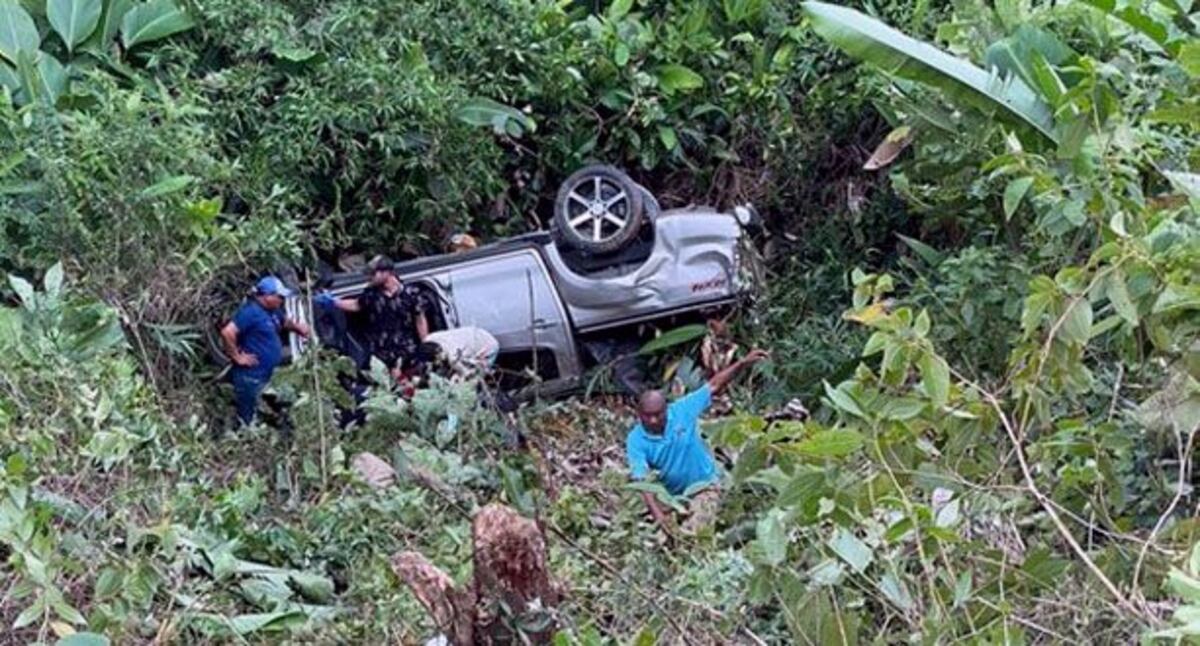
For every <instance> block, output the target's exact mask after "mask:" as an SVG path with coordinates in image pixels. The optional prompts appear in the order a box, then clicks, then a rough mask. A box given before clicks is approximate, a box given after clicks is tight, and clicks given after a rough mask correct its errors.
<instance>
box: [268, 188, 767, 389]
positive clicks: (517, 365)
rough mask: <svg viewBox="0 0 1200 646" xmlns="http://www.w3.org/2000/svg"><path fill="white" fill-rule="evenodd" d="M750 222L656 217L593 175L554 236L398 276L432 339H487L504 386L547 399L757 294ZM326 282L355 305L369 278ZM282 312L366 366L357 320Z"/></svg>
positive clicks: (297, 304)
mask: <svg viewBox="0 0 1200 646" xmlns="http://www.w3.org/2000/svg"><path fill="white" fill-rule="evenodd" d="M756 220H757V215H756V214H755V213H754V211H753V209H752V208H750V207H738V208H736V209H734V213H722V212H718V211H716V210H714V209H711V208H706V207H688V208H682V209H672V210H668V211H662V212H660V211H659V208H658V205H657V202H656V201H655V200H654V197H653V196H652V195H650V194H649V192H647V191H646V190H645V189H644V188H642V187H641V186H639V185H637V184H634V183H633V182H632V181H631V180H630V179H629V178H628V177H627V176H625V175H624V173H621V172H620V171H616V170H615V169H612V168H610V167H606V166H593V167H588V168H584V169H582V170H581V171H579V172H577V173H575V174H574V175H572V176H571V177H570V178H568V180H567V181H566V182H565V183H564V184H563V188H562V190H560V191H559V197H558V200H557V204H556V210H555V220H554V225H553V229H552V230H551V231H550V232H538V233H531V234H527V235H522V236H518V237H515V238H511V239H507V240H504V241H501V242H497V243H494V244H489V245H486V246H482V247H479V248H477V249H474V250H471V251H468V252H463V253H456V254H446V255H440V256H431V257H423V258H417V259H414V260H410V261H407V262H401V263H397V264H396V270H397V273H398V274H399V276H400V277H401V279H402V280H403V281H404V282H405V283H407V284H409V285H414V286H416V287H417V288H418V289H419V290H421V292H422V293H423V295H424V296H425V298H426V301H427V302H428V303H431V304H434V306H433V307H431V310H432V311H431V312H430V313H429V314H428V315H427V317H428V319H429V323H430V329H431V330H437V329H445V328H454V327H460V326H467V325H473V326H478V327H481V328H483V329H485V330H487V331H488V332H490V333H491V334H492V335H493V336H495V337H496V339H497V341H499V344H500V354H499V357H498V359H497V366H498V367H499V368H500V369H501V370H502V372H504V373H507V374H509V375H514V376H523V377H524V380H523V381H522V379H520V378H518V379H517V380H516V381H515V382H512V383H509V384H507V386H506V387H508V388H512V389H519V390H525V391H529V390H530V389H532V390H533V392H535V393H536V394H538V395H554V394H559V393H562V392H564V391H568V390H571V389H574V388H576V387H578V386H580V385H581V377H582V375H583V374H584V371H585V370H586V369H587V368H588V367H590V366H592V365H595V364H597V363H603V362H607V361H609V360H611V359H612V358H613V357H611V356H606V353H605V352H604V351H602V349H603V348H611V347H612V343H611V342H612V340H613V339H622V340H624V341H625V344H626V345H625V347H629V343H630V342H631V341H632V342H634V343H637V342H638V341H639V339H640V340H644V339H645V336H646V334H647V333H648V332H649V331H650V330H652V329H653V328H655V327H657V328H663V327H667V326H669V325H675V324H678V322H680V321H682V320H685V319H686V318H689V315H690V316H691V317H696V316H697V315H699V314H702V313H707V312H709V311H717V310H719V309H721V308H724V307H728V306H731V305H734V304H736V303H738V302H739V301H741V300H742V299H743V298H744V297H745V296H747V295H750V294H752V293H753V292H754V291H755V288H756V287H757V286H758V285H759V284H760V283H761V280H762V274H761V270H760V265H759V264H758V261H757V259H758V256H757V254H756V251H755V250H754V247H753V245H752V244H751V242H750V237H751V236H750V235H749V234H748V232H747V231H748V229H750V228H752V227H754V226H756ZM614 240H618V241H619V244H614ZM322 282H323V285H322V286H323V287H324V288H326V289H328V290H329V291H330V292H332V293H333V294H334V295H336V296H354V295H355V294H357V293H359V292H361V291H362V290H363V289H364V288H365V287H366V285H367V278H366V276H365V275H363V274H362V273H358V272H347V273H340V274H332V275H328V276H326V277H324V279H323V281H322ZM286 307H287V309H288V312H289V314H290V315H291V316H294V317H296V318H298V319H300V320H306V321H308V322H310V323H311V324H313V327H314V329H315V330H316V331H317V338H319V339H320V340H321V342H322V343H324V344H327V345H331V346H333V347H335V348H337V349H339V350H340V351H342V352H344V353H346V354H349V355H350V356H352V357H354V358H356V359H357V360H359V361H360V363H361V362H362V361H363V360H364V359H365V357H362V356H361V353H362V350H361V349H360V346H359V344H358V342H357V340H356V339H355V335H356V328H357V325H356V321H355V320H354V315H346V314H344V313H341V312H337V311H328V312H314V310H313V309H312V308H311V307H309V305H308V301H307V300H305V299H304V298H303V297H294V298H293V299H291V300H290V301H289V302H288V303H287V304H286ZM314 313H315V314H317V316H315V317H314ZM646 324H649V325H646ZM291 343H292V348H291V350H292V352H302V351H304V347H303V345H302V342H301V341H299V340H298V339H296V338H294V337H293V338H292V341H291ZM633 347H635V348H636V347H637V346H636V345H634V346H633ZM609 354H611V353H609ZM624 385H625V386H626V388H631V386H629V385H628V384H624Z"/></svg>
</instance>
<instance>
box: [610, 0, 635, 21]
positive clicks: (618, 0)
mask: <svg viewBox="0 0 1200 646" xmlns="http://www.w3.org/2000/svg"><path fill="white" fill-rule="evenodd" d="M631 9H633V0H613V3H612V4H610V5H608V11H607V12H605V15H606V17H607V18H608V19H609V20H620V19H622V18H624V17H625V16H626V15H628V14H629V11H630V10H631Z"/></svg>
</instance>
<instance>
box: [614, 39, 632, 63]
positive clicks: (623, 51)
mask: <svg viewBox="0 0 1200 646" xmlns="http://www.w3.org/2000/svg"><path fill="white" fill-rule="evenodd" d="M613 62H614V63H616V64H617V66H618V67H625V64H626V63H628V62H629V46H628V45H626V44H625V43H617V46H616V48H615V49H614V50H613Z"/></svg>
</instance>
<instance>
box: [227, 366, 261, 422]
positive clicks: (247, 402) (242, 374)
mask: <svg viewBox="0 0 1200 646" xmlns="http://www.w3.org/2000/svg"><path fill="white" fill-rule="evenodd" d="M229 380H230V381H231V382H232V383H233V402H234V405H235V406H237V416H238V420H239V421H241V423H242V424H246V425H248V424H250V423H251V422H253V421H254V414H255V412H256V411H257V410H258V398H259V397H260V396H262V391H263V389H264V388H266V387H267V382H269V381H270V380H271V376H270V375H258V374H253V373H250V372H248V371H245V370H238V369H236V368H235V369H234V370H232V371H231V372H230V373H229Z"/></svg>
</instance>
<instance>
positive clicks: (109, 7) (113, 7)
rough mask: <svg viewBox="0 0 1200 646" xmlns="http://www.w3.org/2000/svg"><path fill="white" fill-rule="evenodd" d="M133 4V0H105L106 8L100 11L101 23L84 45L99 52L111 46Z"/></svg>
mask: <svg viewBox="0 0 1200 646" xmlns="http://www.w3.org/2000/svg"><path fill="white" fill-rule="evenodd" d="M131 6H133V0H104V9H103V10H102V11H101V12H100V25H99V27H98V28H97V29H96V31H94V32H92V36H91V38H88V40H87V43H86V44H85V45H84V47H85V48H87V49H89V50H94V51H98V52H104V51H105V50H106V49H107V48H109V47H111V45H112V42H113V39H114V38H116V37H117V32H119V31H120V30H121V21H122V20H124V19H125V14H127V13H129V8H130V7H131Z"/></svg>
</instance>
